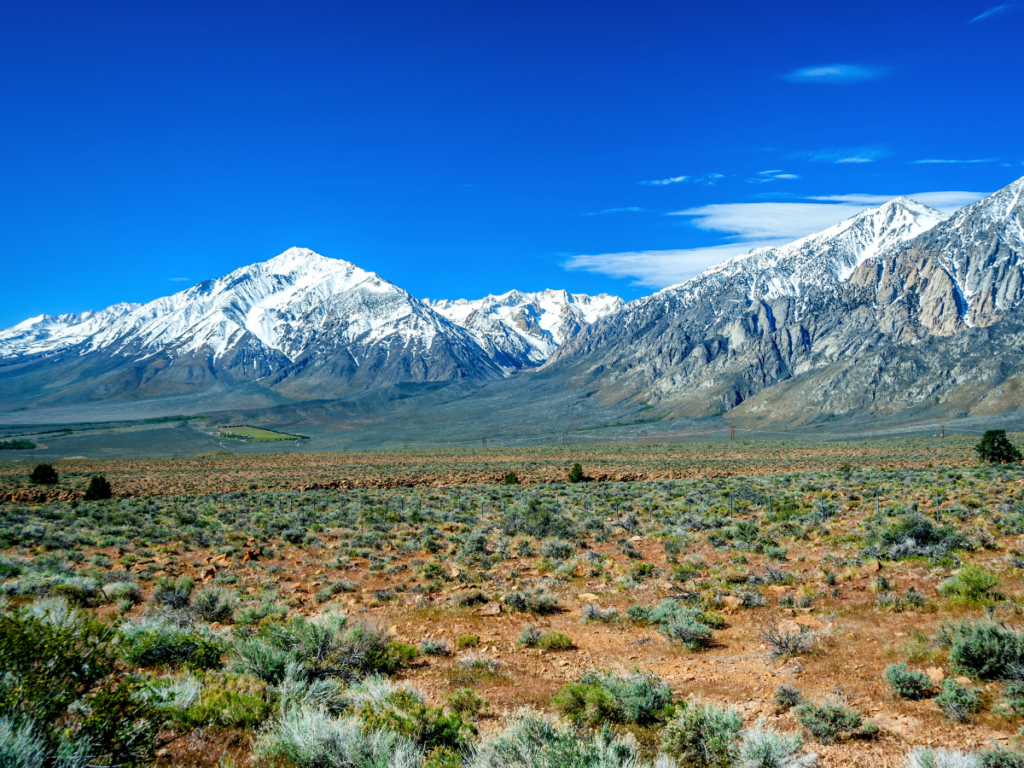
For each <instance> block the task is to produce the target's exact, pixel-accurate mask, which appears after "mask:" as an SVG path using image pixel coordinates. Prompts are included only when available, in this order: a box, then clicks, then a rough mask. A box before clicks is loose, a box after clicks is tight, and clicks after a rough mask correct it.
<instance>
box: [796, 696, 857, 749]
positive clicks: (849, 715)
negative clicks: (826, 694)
mask: <svg viewBox="0 0 1024 768" xmlns="http://www.w3.org/2000/svg"><path fill="white" fill-rule="evenodd" d="M793 716H794V717H795V718H796V720H797V722H798V723H800V725H802V726H803V727H804V728H806V729H807V730H808V731H810V733H811V735H812V736H813V737H814V738H816V739H817V740H818V741H820V742H821V743H822V744H829V743H831V742H833V741H835V740H836V739H838V738H840V737H841V736H850V735H852V734H854V733H856V732H857V730H859V729H860V727H861V725H862V724H863V720H862V718H861V716H860V712H858V711H857V710H855V709H850V708H849V707H845V706H843V705H842V704H836V703H832V702H825V703H823V704H813V703H811V702H804V703H803V704H801V705H800V706H798V707H797V708H796V709H794V710H793Z"/></svg>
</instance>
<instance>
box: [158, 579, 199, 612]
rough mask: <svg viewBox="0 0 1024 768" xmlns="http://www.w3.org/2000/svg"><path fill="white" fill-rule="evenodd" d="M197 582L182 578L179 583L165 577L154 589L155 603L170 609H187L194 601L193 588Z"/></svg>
mask: <svg viewBox="0 0 1024 768" xmlns="http://www.w3.org/2000/svg"><path fill="white" fill-rule="evenodd" d="M194 586H195V581H193V580H192V579H190V578H189V577H188V576H182V577H181V578H179V579H178V580H177V581H175V580H174V579H172V578H170V577H169V576H164V577H163V578H161V579H160V580H159V581H157V583H156V587H154V588H153V602H155V603H159V604H160V605H166V606H167V607H168V608H187V607H188V605H189V603H190V602H191V600H192V588H193V587H194Z"/></svg>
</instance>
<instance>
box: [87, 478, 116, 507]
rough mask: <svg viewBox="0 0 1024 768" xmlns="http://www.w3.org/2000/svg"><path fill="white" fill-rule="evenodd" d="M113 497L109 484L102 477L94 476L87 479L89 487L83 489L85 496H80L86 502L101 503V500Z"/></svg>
mask: <svg viewBox="0 0 1024 768" xmlns="http://www.w3.org/2000/svg"><path fill="white" fill-rule="evenodd" d="M112 495H113V493H112V491H111V488H110V482H109V481H108V480H107V478H105V477H104V476H103V475H96V476H95V477H92V478H90V479H89V485H87V486H86V488H85V494H84V495H83V496H82V498H83V499H85V500H86V501H102V500H103V499H109V498H111V496H112Z"/></svg>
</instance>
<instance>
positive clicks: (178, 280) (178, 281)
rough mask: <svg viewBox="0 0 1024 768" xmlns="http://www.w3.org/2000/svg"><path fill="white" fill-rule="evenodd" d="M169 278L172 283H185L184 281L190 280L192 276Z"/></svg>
mask: <svg viewBox="0 0 1024 768" xmlns="http://www.w3.org/2000/svg"><path fill="white" fill-rule="evenodd" d="M167 279H168V280H169V281H170V282H172V283H184V282H186V281H188V280H189V279H190V278H187V277H168V278H167Z"/></svg>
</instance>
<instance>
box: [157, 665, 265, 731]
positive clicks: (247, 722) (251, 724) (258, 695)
mask: <svg viewBox="0 0 1024 768" xmlns="http://www.w3.org/2000/svg"><path fill="white" fill-rule="evenodd" d="M270 715H271V707H270V704H268V702H267V697H266V686H265V685H262V684H260V683H259V681H256V680H255V679H254V678H251V677H238V676H234V675H221V676H219V677H216V678H213V679H210V680H209V681H208V682H207V684H206V685H204V686H203V687H202V690H201V692H200V693H199V694H198V696H197V701H195V702H194V703H193V704H191V705H190V706H188V707H187V708H184V709H183V711H181V712H180V713H179V714H178V715H177V720H178V721H179V723H180V724H181V725H182V726H183V727H185V728H188V729H190V730H191V729H194V728H204V727H208V726H214V727H219V728H243V729H246V730H251V729H253V728H256V727H257V726H259V725H261V724H262V723H263V722H265V721H266V720H267V719H268V718H269V717H270Z"/></svg>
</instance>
